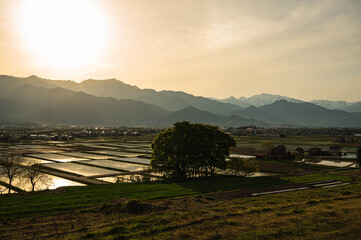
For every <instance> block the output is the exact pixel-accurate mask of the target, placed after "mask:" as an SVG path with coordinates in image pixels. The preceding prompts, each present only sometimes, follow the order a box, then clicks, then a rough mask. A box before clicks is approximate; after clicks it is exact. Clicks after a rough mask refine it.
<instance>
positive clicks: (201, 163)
mask: <svg viewBox="0 0 361 240" xmlns="http://www.w3.org/2000/svg"><path fill="white" fill-rule="evenodd" d="M232 146H235V141H234V139H233V138H232V137H231V136H230V135H228V134H226V133H224V132H222V131H220V130H219V129H218V127H216V126H211V125H205V124H191V123H189V122H177V123H175V124H174V127H173V128H168V129H167V130H165V131H164V132H161V133H160V134H159V135H158V136H157V137H156V138H155V139H154V142H153V144H152V150H153V152H152V160H151V167H152V169H153V170H154V171H157V172H162V173H163V174H164V175H165V176H166V177H180V178H184V177H195V176H200V175H208V173H210V174H211V175H213V174H214V170H215V169H216V168H220V169H225V168H226V159H225V158H226V156H228V155H229V150H230V147H232Z"/></svg>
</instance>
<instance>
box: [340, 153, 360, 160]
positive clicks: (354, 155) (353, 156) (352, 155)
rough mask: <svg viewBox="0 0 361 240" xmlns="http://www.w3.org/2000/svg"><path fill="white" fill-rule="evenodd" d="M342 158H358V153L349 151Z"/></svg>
mask: <svg viewBox="0 0 361 240" xmlns="http://www.w3.org/2000/svg"><path fill="white" fill-rule="evenodd" d="M341 158H344V159H356V158H357V154H356V153H347V155H344V156H342V157H341Z"/></svg>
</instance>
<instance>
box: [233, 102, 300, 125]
mask: <svg viewBox="0 0 361 240" xmlns="http://www.w3.org/2000/svg"><path fill="white" fill-rule="evenodd" d="M228 115H236V116H239V117H242V118H251V119H255V120H259V121H262V122H266V123H268V124H270V125H276V126H285V125H287V126H290V125H294V124H292V123H290V122H288V121H286V120H283V119H281V118H278V117H276V116H274V115H273V114H271V113H268V112H265V111H263V110H261V109H259V108H257V107H255V106H251V107H248V108H245V109H243V110H236V111H233V112H230V113H229V114H228Z"/></svg>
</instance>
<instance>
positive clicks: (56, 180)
mask: <svg viewBox="0 0 361 240" xmlns="http://www.w3.org/2000/svg"><path fill="white" fill-rule="evenodd" d="M0 180H1V181H3V182H7V179H6V178H5V177H2V178H0ZM12 185H13V186H14V187H17V188H20V189H22V190H24V191H28V192H30V191H31V190H32V185H31V183H30V181H29V179H26V178H15V180H14V181H13V183H12ZM65 186H85V184H82V183H78V182H74V181H70V180H68V179H64V178H60V177H56V176H52V175H48V174H44V179H43V180H42V181H39V182H38V183H37V184H36V185H35V191H40V190H45V189H55V188H58V187H65ZM2 188H4V189H6V191H3V194H4V193H7V191H8V188H6V187H4V186H0V191H1V190H2Z"/></svg>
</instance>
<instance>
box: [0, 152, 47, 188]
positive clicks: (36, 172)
mask: <svg viewBox="0 0 361 240" xmlns="http://www.w3.org/2000/svg"><path fill="white" fill-rule="evenodd" d="M23 163H24V160H23V158H22V156H21V155H15V154H3V155H2V156H1V159H0V174H1V175H0V176H1V178H4V177H5V178H6V179H7V184H8V189H9V190H8V192H9V193H10V191H11V187H12V186H13V182H14V180H15V179H17V178H18V179H21V180H25V181H28V182H29V183H30V184H31V187H32V189H31V190H32V191H35V186H36V185H37V184H40V183H41V184H43V185H44V184H45V185H49V184H50V180H51V179H50V177H49V176H48V175H46V174H45V173H44V171H43V169H42V166H41V165H40V164H36V163H35V162H30V163H28V164H29V165H27V166H25V165H23Z"/></svg>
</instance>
